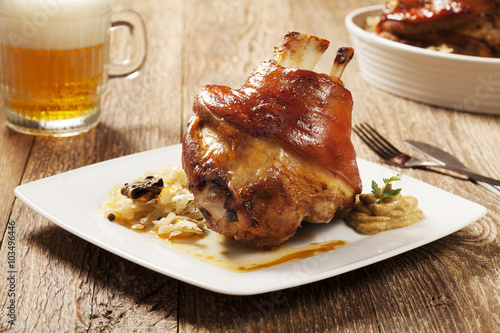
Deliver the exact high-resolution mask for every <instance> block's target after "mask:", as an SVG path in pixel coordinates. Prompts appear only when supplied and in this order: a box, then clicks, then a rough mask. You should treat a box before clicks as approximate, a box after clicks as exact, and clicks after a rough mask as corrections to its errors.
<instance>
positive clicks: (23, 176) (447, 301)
mask: <svg viewBox="0 0 500 333" xmlns="http://www.w3.org/2000/svg"><path fill="white" fill-rule="evenodd" d="M378 3H381V1H380V0H379V1H376V0H358V1H350V2H348V1H338V0H337V1H336V0H317V1H286V0H275V1H266V0H252V1H250V0H241V1H225V0H214V1H201V0H200V1H196V0H169V1H161V0H140V1H139V0H135V1H132V0H116V1H115V5H116V7H119V6H121V7H129V8H133V9H135V10H136V11H137V12H139V13H140V14H141V15H142V16H143V18H144V19H145V22H146V25H147V35H148V47H149V51H148V56H147V60H146V63H145V65H144V67H143V68H142V70H141V71H140V75H139V76H138V77H135V78H133V79H116V80H112V81H111V82H110V83H109V87H108V90H107V92H106V96H105V98H104V101H103V114H102V122H101V124H100V125H99V126H98V128H97V129H95V130H93V131H91V132H90V133H88V134H85V135H81V136H77V137H72V138H66V139H46V138H41V137H36V138H35V137H32V136H26V135H22V134H18V133H15V132H13V131H11V130H8V129H7V128H6V126H5V116H4V113H3V112H1V116H0V117H1V119H0V123H1V124H0V125H1V126H0V177H1V183H0V189H1V193H2V195H1V196H0V225H1V231H2V241H1V256H0V258H1V261H2V264H1V267H2V269H1V270H0V329H1V330H7V331H9V330H11V329H12V330H17V331H19V332H69V331H76V332H83V331H90V332H100V331H102V332H110V331H114V332H128V331H138V332H156V331H158V332H171V331H182V332H186V331H201V332H205V331H210V332H212V331H219V332H229V331H233V332H242V331H248V332H256V331H281V332H292V331H293V332H322V331H339V332H380V331H381V332H410V331H411V332H499V331H500V198H499V197H497V196H495V195H494V194H493V193H491V192H488V191H487V190H485V189H484V188H481V187H479V186H478V185H475V184H473V183H471V182H468V181H465V180H462V179H459V178H456V177H449V176H446V175H443V174H439V173H433V172H428V171H422V170H404V173H405V174H406V175H408V176H411V177H414V178H417V179H420V180H423V181H424V182H427V183H429V184H432V185H434V186H436V187H439V188H442V189H444V190H446V191H448V192H451V193H454V194H456V195H459V196H461V197H463V198H466V199H468V200H471V201H474V202H477V203H480V204H482V205H484V206H486V207H487V209H488V213H487V215H486V216H485V217H484V218H482V219H480V220H478V221H476V222H474V223H472V224H471V225H469V226H468V227H466V228H463V229H462V230H460V231H458V232H456V233H453V234H451V235H449V236H447V237H444V238H442V239H440V240H437V241H435V242H432V243H430V244H428V245H425V246H422V247H420V248H417V249H415V250H412V251H409V252H407V253H404V254H401V255H398V256H396V257H394V258H391V259H388V260H385V261H382V262H380V263H377V264H373V265H370V266H368V267H364V268H361V269H357V270H355V271H352V272H349V273H345V274H342V275H340V276H336V277H333V278H329V279H326V280H323V281H320V282H316V283H311V284H308V285H304V286H301V287H296V288H293V289H288V290H282V291H277V292H273V293H267V294H261V295H255V296H244V297H239V296H228V295H221V294H217V293H214V292H210V291H207V290H204V289H200V288H198V287H194V286H191V285H189V284H186V283H183V282H179V281H177V280H175V279H173V278H170V277H167V276H164V275H161V274H158V273H156V272H153V271H150V270H148V269H146V268H143V267H141V266H139V265H136V264H133V263H131V262H129V261H127V260H124V259H122V258H120V257H118V256H116V255H114V254H111V253H109V252H107V251H105V250H102V249H100V248H99V247H97V246H94V245H92V244H90V243H88V242H86V241H84V240H82V239H80V238H78V237H76V236H74V235H73V234H71V233H69V232H67V231H65V230H63V229H61V228H59V227H58V226H56V225H54V224H53V223H51V222H49V221H48V220H46V219H44V218H42V217H41V216H40V215H38V214H36V213H35V212H33V211H32V210H31V209H29V208H28V207H27V206H25V205H24V204H23V203H22V202H20V201H19V200H17V199H16V198H15V197H14V194H13V190H14V188H15V187H16V186H17V185H20V184H24V183H27V182H30V181H34V180H37V179H41V178H44V177H47V176H51V175H55V174H58V173H61V172H65V171H69V170H72V169H75V168H78V167H82V166H85V165H89V164H93V163H96V162H100V161H105V160H108V159H112V158H116V157H120V156H124V155H128V154H131V153H136V152H140V151H145V150H149V149H153V148H158V147H163V146H167V145H171V144H177V143H179V142H180V141H181V138H182V135H183V132H184V130H185V128H186V123H187V120H188V119H189V117H190V115H191V114H192V111H191V105H192V99H193V96H194V94H195V93H196V92H197V91H198V90H199V89H200V88H201V87H202V86H203V85H204V84H209V83H216V84H224V85H229V86H233V87H238V86H240V85H241V84H242V83H243V82H244V80H245V79H246V77H247V76H248V74H249V73H250V72H251V71H252V69H253V68H254V66H256V65H257V63H258V62H260V61H262V60H267V59H269V58H271V56H272V51H273V47H274V45H275V44H276V43H277V42H278V41H279V39H280V37H281V36H282V35H283V34H284V33H286V32H287V31H291V30H295V31H301V32H306V33H309V34H313V35H317V36H321V37H323V38H326V39H328V40H330V41H331V42H332V46H331V47H330V49H331V50H329V51H328V52H327V54H326V55H325V56H324V57H323V59H322V60H321V62H320V64H319V70H320V71H326V72H327V71H328V70H329V66H330V64H331V60H332V59H333V57H332V55H333V52H334V51H335V49H336V48H337V47H339V46H343V45H349V44H350V40H349V37H348V35H347V31H346V28H345V26H344V17H345V16H346V14H347V13H349V12H350V11H351V10H353V9H355V8H358V7H363V6H367V5H372V4H378ZM121 36H122V35H120V34H118V35H117V36H115V37H114V38H113V45H114V47H113V48H114V49H115V50H116V51H114V52H113V54H112V56H113V57H114V58H119V57H120V56H122V55H123V54H124V53H126V52H127V48H126V46H125V45H126V44H124V42H123V40H124V39H125V37H123V38H122V37H121ZM457 70H460V69H457ZM343 79H344V82H345V85H346V87H348V88H349V89H350V90H351V92H352V94H353V97H354V101H355V107H354V112H353V123H360V122H363V121H366V122H369V123H370V124H372V125H374V126H376V127H377V128H379V129H380V130H381V131H382V132H383V134H385V135H386V136H387V137H388V138H389V139H390V140H391V141H393V142H394V143H395V144H396V145H398V146H400V147H401V148H404V149H406V148H407V147H405V145H404V144H403V143H402V140H404V139H414V140H420V141H425V142H428V143H433V144H437V145H439V146H441V147H443V148H444V149H445V150H447V151H448V152H450V153H453V154H454V155H456V156H457V157H458V158H459V159H461V160H462V161H463V162H464V163H465V164H466V165H468V166H470V167H471V168H472V169H475V170H476V171H477V172H479V173H482V174H485V175H489V176H491V177H494V178H500V168H499V165H500V154H499V148H498V147H500V117H495V116H486V115H475V114H468V113H461V112H456V111H451V110H445V109H441V108H435V107H432V106H429V105H424V104H420V103H416V102H413V101H410V100H405V99H402V98H398V97H396V96H393V95H390V94H387V93H385V92H383V91H381V90H378V89H377V87H374V86H370V85H369V84H367V83H366V82H364V81H363V80H362V79H361V77H360V73H359V71H358V65H357V63H356V61H353V62H351V64H350V65H349V66H348V68H347V69H346V71H345V72H344V76H343ZM353 142H354V145H355V148H356V151H357V155H358V157H361V158H364V159H367V160H370V161H374V162H377V163H382V162H381V161H380V160H379V159H378V157H377V156H376V155H375V154H374V153H372V152H371V151H370V150H369V149H368V148H367V147H366V146H365V145H364V144H363V143H362V142H361V141H360V140H359V138H358V137H356V136H353ZM394 169H395V170H397V169H396V168H394ZM8 225H11V226H12V225H13V226H15V227H14V234H15V237H16V243H15V246H16V247H15V260H16V267H17V270H18V273H17V277H16V278H17V279H16V281H15V285H14V287H15V288H14V289H15V294H16V311H17V315H18V317H17V318H16V320H15V326H12V325H9V324H8V320H9V318H8V316H7V314H8V309H7V307H8V305H9V301H10V297H9V296H8V289H9V288H10V285H9V282H8V280H7V278H8V274H7V268H6V262H7V258H8V252H9V249H8V242H7V239H8V234H9V228H7V227H8Z"/></svg>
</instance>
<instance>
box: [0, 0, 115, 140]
mask: <svg viewBox="0 0 500 333" xmlns="http://www.w3.org/2000/svg"><path fill="white" fill-rule="evenodd" d="M0 1H1V6H0V88H1V91H2V97H3V100H4V109H5V114H6V120H7V125H8V126H9V127H11V128H13V129H15V130H17V131H20V132H24V133H29V134H39V135H51V136H67V135H74V134H78V133H81V132H85V131H88V130H89V129H91V128H92V127H94V126H95V125H97V122H98V120H99V114H100V102H101V96H102V93H103V92H104V90H105V89H106V83H107V78H108V73H107V68H108V55H109V30H110V27H111V8H110V3H109V0H80V1H76V0H16V1H2V0H0Z"/></svg>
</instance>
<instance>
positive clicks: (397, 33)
mask: <svg viewBox="0 0 500 333" xmlns="http://www.w3.org/2000/svg"><path fill="white" fill-rule="evenodd" d="M367 23H368V25H369V26H371V27H372V28H374V29H373V30H375V32H376V33H377V34H378V35H379V36H381V37H384V38H387V39H390V40H394V41H398V42H400V43H404V44H408V45H414V46H419V47H424V48H429V49H434V50H438V51H443V52H450V53H456V54H462V55H471V56H481V57H496V58H498V57H500V2H499V1H498V0H439V1H438V0H388V1H387V2H386V3H385V6H384V7H383V8H382V11H381V14H380V16H379V17H378V20H374V19H373V17H372V18H370V19H369V20H368V22H367Z"/></svg>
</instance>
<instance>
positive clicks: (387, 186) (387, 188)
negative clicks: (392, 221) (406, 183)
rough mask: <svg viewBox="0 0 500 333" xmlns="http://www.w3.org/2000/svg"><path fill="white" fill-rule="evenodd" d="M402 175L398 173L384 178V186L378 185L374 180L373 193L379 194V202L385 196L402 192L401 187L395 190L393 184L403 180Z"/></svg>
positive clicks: (388, 196) (389, 196)
mask: <svg viewBox="0 0 500 333" xmlns="http://www.w3.org/2000/svg"><path fill="white" fill-rule="evenodd" d="M401 176H402V175H400V174H398V175H397V176H393V177H391V178H384V179H383V180H384V187H383V188H380V187H378V185H377V183H375V181H374V180H372V193H373V194H375V195H376V196H378V201H377V203H381V202H382V200H384V199H385V198H392V197H395V196H396V195H398V194H399V192H401V189H400V188H397V189H395V190H393V189H392V184H391V183H392V182H395V181H398V180H401Z"/></svg>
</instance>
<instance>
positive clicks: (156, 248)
mask: <svg viewBox="0 0 500 333" xmlns="http://www.w3.org/2000/svg"><path fill="white" fill-rule="evenodd" d="M180 156H181V146H180V145H174V146H170V147H165V148H160V149H155V150H150V151H146V152H142V153H138V154H134V155H129V156H125V157H121V158H117V159H113V160H109V161H105V162H101V163H97V164H94V165H90V166H86V167H83V168H80V169H75V170H72V171H69V172H66V173H62V174H59V175H55V176H52V177H48V178H45V179H41V180H37V181H34V182H31V183H28V184H24V185H21V186H19V187H17V188H16V189H15V191H14V192H15V194H16V196H17V197H18V198H19V199H20V200H21V201H23V202H24V203H25V204H26V205H28V206H29V207H30V208H32V209H33V210H35V211H36V212H37V213H39V214H41V215H42V216H44V217H45V218H47V219H49V220H50V221H52V222H54V223H55V224H57V225H59V226H60V227H62V228H64V229H66V230H68V231H69V232H71V233H73V234H75V235H76V236H78V237H81V238H83V239H85V240H87V241H88V242H90V243H93V244H95V245H97V246H99V247H101V248H103V249H105V250H107V251H110V252H112V253H114V254H116V255H119V256H121V257H123V258H125V259H128V260H130V261H132V262H134V263H137V264H139V265H142V266H144V267H147V268H149V269H152V270H154V271H157V272H159V273H162V274H165V275H167V276H170V277H173V278H175V279H178V280H181V281H184V282H187V283H190V284H193V285H195V286H198V287H201V288H205V289H208V290H212V291H215V292H219V293H224V294H230V295H252V294H259V293H264V292H270V291H276V290H280V289H285V288H290V287H295V286H299V285H303V284H306V283H310V282H314V281H318V280H322V279H326V278H329V277H332V276H336V275H339V274H342V273H345V272H348V271H351V270H354V269H357V268H360V267H363V266H366V265H370V264H373V263H375V262H378V261H381V260H384V259H387V258H390V257H393V256H395V255H398V254H400V253H403V252H406V251H409V250H412V249H414V248H416V247H419V246H422V245H424V244H427V243H429V242H432V241H434V240H436V239H439V238H441V237H444V236H446V235H449V234H451V233H453V232H455V231H457V230H459V229H461V228H463V227H465V226H467V225H468V224H470V223H472V222H474V221H476V220H478V219H480V218H481V217H483V216H484V215H485V214H486V208H485V207H483V206H481V205H478V204H476V203H474V202H471V201H468V200H465V199H463V198H461V197H458V196H455V195H453V194H450V193H448V192H445V191H443V190H440V189H438V188H436V187H433V186H431V185H429V184H426V183H423V182H421V181H418V180H416V179H413V178H411V177H407V176H403V179H402V181H401V182H398V183H397V185H398V187H401V188H403V192H402V193H403V194H408V195H413V196H414V197H416V198H417V199H418V200H419V207H420V208H421V209H422V210H423V212H424V215H425V217H424V219H423V220H421V221H419V222H418V223H416V224H414V225H412V226H409V227H406V228H402V229H396V230H391V231H386V232H382V233H379V234H377V235H374V236H366V235H361V234H358V233H356V232H354V231H353V230H352V229H351V228H349V227H348V226H347V225H346V224H345V223H344V222H343V221H340V220H337V221H332V222H330V223H329V224H321V225H317V226H314V228H312V232H313V233H315V239H314V241H315V242H317V241H328V240H344V241H347V242H349V244H348V245H346V246H344V247H341V248H339V249H336V250H333V251H330V252H327V253H323V254H320V255H317V256H314V257H311V258H307V259H302V260H298V261H295V262H291V263H287V264H283V265H280V266H275V267H271V268H267V269H263V270H259V271H251V272H247V273H236V272H231V271H227V270H224V269H222V268H218V267H215V266H212V265H210V264H207V263H204V262H201V261H198V260H197V259H195V258H192V257H190V256H187V255H184V254H181V253H178V252H176V251H174V250H172V249H170V248H168V247H167V246H165V245H164V244H162V242H163V241H162V240H156V239H154V238H153V237H151V236H150V235H148V234H141V233H137V232H133V231H131V230H129V229H127V228H125V227H123V226H121V225H119V224H117V223H112V222H109V221H108V220H107V219H106V218H104V217H103V216H102V215H101V214H100V212H99V208H100V206H101V203H102V201H103V200H104V197H105V196H106V194H107V193H108V191H109V190H110V188H111V187H112V185H114V184H117V183H118V184H123V183H125V182H129V181H130V180H131V179H135V178H137V177H138V176H141V175H143V174H144V173H146V172H147V171H149V170H151V169H155V168H157V167H158V166H161V165H164V164H169V163H180ZM358 166H359V170H360V174H361V178H362V180H363V188H364V192H365V193H366V192H369V191H370V188H371V181H372V180H375V181H376V182H378V183H381V182H382V178H388V177H390V176H393V175H395V174H396V173H395V172H394V171H393V170H390V169H388V168H385V167H382V166H380V165H377V164H373V163H370V162H367V161H364V160H361V159H359V160H358Z"/></svg>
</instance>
